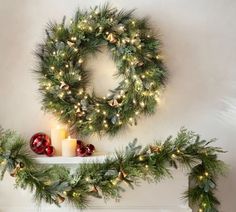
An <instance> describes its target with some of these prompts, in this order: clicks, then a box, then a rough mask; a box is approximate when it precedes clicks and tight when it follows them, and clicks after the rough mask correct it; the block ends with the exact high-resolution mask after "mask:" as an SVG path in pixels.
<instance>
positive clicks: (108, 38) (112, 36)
mask: <svg viewBox="0 0 236 212" xmlns="http://www.w3.org/2000/svg"><path fill="white" fill-rule="evenodd" d="M107 40H108V41H109V42H110V43H115V42H116V41H117V39H116V38H115V36H114V35H113V34H112V33H110V34H108V36H107Z"/></svg>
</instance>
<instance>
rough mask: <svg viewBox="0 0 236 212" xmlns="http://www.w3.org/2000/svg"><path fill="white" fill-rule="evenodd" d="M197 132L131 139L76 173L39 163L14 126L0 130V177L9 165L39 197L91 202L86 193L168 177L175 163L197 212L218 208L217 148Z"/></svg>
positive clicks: (19, 182)
mask: <svg viewBox="0 0 236 212" xmlns="http://www.w3.org/2000/svg"><path fill="white" fill-rule="evenodd" d="M212 141H213V140H210V141H209V142H208V141H206V140H201V139H200V137H199V136H198V135H197V134H194V133H193V132H189V131H187V130H186V129H181V130H180V132H179V133H178V135H177V137H176V138H172V137H169V138H167V139H166V140H165V141H164V142H156V143H154V144H153V145H148V146H146V147H144V148H142V147H141V146H137V145H136V141H135V142H133V143H130V144H129V145H128V146H127V147H126V149H125V150H123V151H120V152H116V153H115V154H114V156H113V157H108V158H107V159H106V160H105V162H104V163H102V164H98V163H94V164H83V165H81V166H79V167H78V169H77V170H76V171H75V173H71V172H70V170H69V169H67V168H65V167H63V166H51V167H45V166H40V165H39V164H37V163H36V162H35V161H34V160H33V159H32V157H31V156H30V153H29V151H28V150H27V148H26V141H25V139H23V138H22V137H21V136H19V135H18V134H16V133H15V132H12V131H3V130H2V131H1V133H0V164H1V171H2V172H1V178H3V176H4V173H5V172H6V170H8V171H9V172H10V174H11V176H13V177H15V183H16V186H17V187H20V188H23V189H26V188H29V189H30V190H31V191H32V192H33V193H34V199H35V200H36V201H37V202H39V203H40V202H41V201H42V200H44V201H46V202H47V203H50V204H53V203H54V204H56V205H58V206H59V205H60V203H62V202H63V201H64V200H66V202H68V203H71V204H73V205H74V206H75V207H77V208H85V207H87V206H88V205H89V203H88V198H89V196H94V197H97V198H102V197H103V198H105V199H109V198H115V199H119V198H120V197H121V191H123V188H122V184H123V183H126V184H128V185H130V186H131V187H132V188H133V186H134V185H135V184H136V183H137V182H138V181H140V180H141V179H142V180H146V181H149V182H150V181H151V182H157V181H160V180H161V179H163V178H165V177H171V172H170V170H169V168H170V167H175V168H178V166H179V165H181V166H183V167H184V168H185V169H187V170H189V171H190V173H189V178H190V180H191V182H192V183H191V184H192V186H191V188H189V190H188V191H186V192H185V194H184V197H185V198H186V199H187V200H188V201H189V202H190V203H191V204H192V205H195V206H197V207H198V211H199V212H216V211H218V210H217V205H218V204H220V203H219V201H218V200H217V198H216V197H215V195H214V191H215V189H216V178H217V177H218V176H219V175H221V174H223V173H224V171H225V164H224V162H222V161H221V160H218V159H217V154H218V153H222V152H223V151H222V149H221V148H217V147H213V146H210V145H209V144H210V143H211V142H212Z"/></svg>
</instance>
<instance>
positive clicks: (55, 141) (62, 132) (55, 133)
mask: <svg viewBox="0 0 236 212" xmlns="http://www.w3.org/2000/svg"><path fill="white" fill-rule="evenodd" d="M65 138H66V129H65V128H63V127H60V126H57V127H56V128H52V129H51V142H52V146H53V147H54V148H55V155H56V156H61V142H62V140H64V139H65Z"/></svg>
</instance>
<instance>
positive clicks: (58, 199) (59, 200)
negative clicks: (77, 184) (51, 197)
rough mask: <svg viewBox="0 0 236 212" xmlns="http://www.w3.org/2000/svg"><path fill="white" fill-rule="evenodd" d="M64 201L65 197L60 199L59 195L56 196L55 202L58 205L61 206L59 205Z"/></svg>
mask: <svg viewBox="0 0 236 212" xmlns="http://www.w3.org/2000/svg"><path fill="white" fill-rule="evenodd" d="M64 201H65V197H62V196H61V195H59V194H58V195H57V197H56V202H57V203H58V204H61V203H63V202H64Z"/></svg>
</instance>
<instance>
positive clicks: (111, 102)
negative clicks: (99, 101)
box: [108, 99, 119, 107]
mask: <svg viewBox="0 0 236 212" xmlns="http://www.w3.org/2000/svg"><path fill="white" fill-rule="evenodd" d="M108 104H109V105H110V106H112V107H118V106H119V102H118V101H117V99H112V100H109V101H108Z"/></svg>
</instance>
